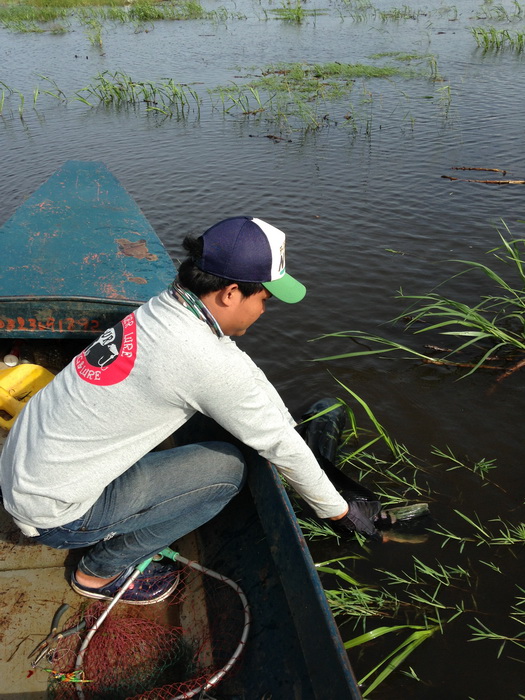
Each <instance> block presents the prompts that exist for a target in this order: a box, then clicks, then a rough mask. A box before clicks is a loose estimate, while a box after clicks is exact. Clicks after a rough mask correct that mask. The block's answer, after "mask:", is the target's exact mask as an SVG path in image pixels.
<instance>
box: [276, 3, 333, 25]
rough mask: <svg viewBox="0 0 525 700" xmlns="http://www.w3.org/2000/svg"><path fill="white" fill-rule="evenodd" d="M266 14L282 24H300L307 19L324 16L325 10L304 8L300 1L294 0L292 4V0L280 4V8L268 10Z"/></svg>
mask: <svg viewBox="0 0 525 700" xmlns="http://www.w3.org/2000/svg"><path fill="white" fill-rule="evenodd" d="M268 12H269V13H270V14H273V15H274V16H275V17H276V19H281V20H283V21H284V22H293V23H295V24H301V23H302V22H304V21H305V20H306V19H307V18H308V17H316V16H317V15H323V14H326V10H319V9H307V8H305V7H304V5H303V3H302V1H301V0H295V2H293V0H286V2H283V3H282V4H281V7H277V8H272V9H270V10H268Z"/></svg>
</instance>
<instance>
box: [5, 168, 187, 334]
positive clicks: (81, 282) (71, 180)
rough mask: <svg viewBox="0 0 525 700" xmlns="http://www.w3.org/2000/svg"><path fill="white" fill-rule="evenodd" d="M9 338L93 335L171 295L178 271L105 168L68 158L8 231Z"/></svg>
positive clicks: (13, 219)
mask: <svg viewBox="0 0 525 700" xmlns="http://www.w3.org/2000/svg"><path fill="white" fill-rule="evenodd" d="M0 246H1V250H2V260H3V264H2V269H1V270H0V337H6V336H7V337H9V336H13V337H14V336H16V337H19V338H28V337H33V338H35V337H37V338H55V337H57V335H60V336H62V337H90V336H96V335H98V334H100V332H101V331H103V330H104V329H105V328H108V327H110V326H112V325H114V323H115V322H117V321H118V320H119V319H121V318H122V317H123V316H125V315H126V314H127V313H129V312H130V311H132V310H133V309H135V308H136V307H137V306H138V305H139V304H142V303H143V302H145V301H146V300H147V299H149V298H150V297H152V296H154V295H155V294H158V293H159V292H160V291H162V289H164V288H165V287H166V286H167V285H168V284H169V283H170V281H172V280H173V277H174V275H175V268H174V265H173V262H172V260H171V259H170V257H169V255H168V253H167V251H166V249H165V248H164V246H163V245H162V243H161V241H160V240H159V238H158V236H157V234H156V233H155V231H154V230H153V228H152V227H151V225H150V224H149V222H148V221H147V219H146V218H145V216H144V215H143V213H142V212H141V210H140V209H139V207H138V206H137V204H136V203H135V201H134V200H133V198H132V197H131V196H130V195H129V194H128V193H127V192H126V190H125V189H124V187H123V186H122V185H121V184H120V182H119V181H118V180H117V179H116V178H115V177H114V175H112V174H111V173H110V171H109V170H108V169H107V167H106V166H105V165H104V164H103V163H100V162H89V161H88V162H83V161H68V162H67V163H66V164H65V165H64V166H63V167H62V168H60V169H59V170H58V171H57V172H56V173H54V175H52V176H51V177H50V178H49V179H48V180H47V181H46V182H45V183H44V184H43V185H42V186H41V187H39V188H38V190H37V191H36V192H35V193H34V194H33V195H31V196H30V197H29V198H28V199H27V200H26V202H24V204H22V205H21V206H20V207H19V208H18V209H17V211H16V212H15V213H14V214H13V216H12V217H11V218H10V219H9V220H8V221H7V222H6V223H5V224H4V225H3V226H2V228H1V229H0Z"/></svg>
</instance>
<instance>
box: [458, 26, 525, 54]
mask: <svg viewBox="0 0 525 700" xmlns="http://www.w3.org/2000/svg"><path fill="white" fill-rule="evenodd" d="M470 32H471V34H472V36H473V37H474V39H475V40H476V44H477V45H478V47H479V48H481V49H483V51H485V52H487V51H502V50H504V49H510V50H512V51H515V52H516V53H520V54H521V53H522V52H523V50H524V48H525V32H523V31H515V32H510V31H509V30H508V29H496V28H495V27H471V28H470Z"/></svg>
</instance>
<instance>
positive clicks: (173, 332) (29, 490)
mask: <svg viewBox="0 0 525 700" xmlns="http://www.w3.org/2000/svg"><path fill="white" fill-rule="evenodd" d="M184 246H185V248H186V250H187V251H188V257H187V259H186V260H184V261H183V263H182V264H181V266H180V269H179V272H178V277H177V279H176V280H175V282H174V284H173V286H172V287H171V288H170V289H168V290H166V291H164V292H162V293H161V294H160V295H159V296H156V297H153V298H152V299H150V300H149V302H147V303H146V304H144V305H143V306H141V307H140V308H139V309H137V310H136V311H135V312H134V313H132V314H130V315H129V316H127V317H126V318H125V319H123V321H122V322H121V323H119V324H117V326H115V327H114V328H113V329H110V330H109V331H106V332H105V333H104V334H103V335H102V336H101V337H100V338H99V339H98V340H97V341H96V342H95V343H93V344H92V345H91V346H90V347H88V348H87V349H86V350H84V351H83V352H82V353H81V354H80V355H78V356H77V357H76V358H75V359H74V360H73V361H72V362H71V363H70V364H69V365H68V366H67V367H66V368H65V369H64V370H63V371H62V372H61V373H60V374H59V375H58V376H57V377H56V378H55V379H54V380H53V381H52V382H51V383H50V384H49V385H48V386H46V387H45V388H44V389H42V390H41V391H40V392H39V393H38V394H37V395H36V396H35V397H34V398H32V399H31V401H30V402H29V403H28V405H27V406H26V408H25V409H24V410H23V411H22V413H21V414H20V416H19V417H18V419H17V421H16V423H15V425H14V427H13V428H12V430H11V432H10V435H9V438H8V440H7V442H6V444H5V447H4V450H3V452H2V455H1V459H0V475H1V485H2V491H3V499H4V506H5V508H6V510H8V511H9V513H11V515H12V516H13V518H14V520H15V522H16V523H17V525H18V527H19V528H20V529H21V531H22V532H23V533H24V534H25V535H27V536H29V537H32V538H34V540H35V541H36V542H38V543H41V544H45V545H48V546H50V547H55V548H58V549H72V548H78V547H89V550H88V551H87V553H86V554H85V555H84V556H83V557H82V559H81V560H80V562H79V564H78V568H77V570H76V572H75V573H74V574H73V576H72V579H71V585H72V587H73V588H74V590H75V591H77V592H78V593H80V594H81V595H84V596H87V597H89V598H99V599H111V598H112V597H114V596H115V595H116V593H117V592H118V590H119V589H120V587H121V586H122V584H123V582H124V581H125V580H126V578H127V577H128V576H129V575H130V573H131V571H132V570H133V569H134V568H135V567H136V565H137V564H139V563H140V562H142V561H144V560H146V559H148V558H150V557H151V556H153V555H154V554H155V553H157V552H159V551H160V550H162V549H163V548H164V547H166V546H168V545H170V544H171V543H173V542H175V541H176V540H178V539H179V538H180V537H182V536H183V535H185V534H186V533H188V532H190V531H192V530H195V529H196V528H198V527H199V526H200V525H202V524H203V523H205V522H207V521H209V520H210V519H211V518H213V517H214V516H215V515H216V514H217V513H218V512H219V511H220V510H221V509H222V508H223V507H224V506H225V505H226V503H228V502H229V501H230V500H231V499H232V498H233V497H234V496H235V495H236V494H237V493H238V492H239V490H240V489H241V487H242V485H243V481H244V472H245V462H244V459H243V456H242V453H241V451H240V450H239V449H238V448H237V447H236V446H234V445H233V444H232V443H231V442H225V441H224V442H223V441H205V442H196V441H193V442H192V443H191V444H186V445H183V446H179V447H175V448H173V449H168V450H160V451H154V452H151V450H152V449H153V448H155V447H157V446H158V445H159V444H160V443H161V442H162V441H163V440H165V439H166V438H167V437H168V436H170V435H171V434H172V433H174V432H175V431H177V430H178V429H179V428H181V426H183V425H184V424H186V423H187V422H188V421H189V420H190V419H191V418H192V416H195V415H196V414H201V415H203V416H207V417H209V418H211V419H213V421H215V423H216V424H218V425H219V426H221V427H222V428H223V429H224V430H225V431H227V432H228V433H230V434H231V435H232V436H233V437H234V438H236V439H237V440H238V441H239V442H240V443H242V444H244V445H248V446H249V447H251V448H253V449H254V450H256V451H257V452H258V453H259V454H261V455H262V456H263V457H265V458H266V459H268V460H269V461H270V462H272V463H273V464H275V465H276V467H277V468H278V469H279V471H280V473H281V474H282V475H283V476H284V477H285V478H286V480H287V481H288V483H289V484H290V485H291V486H292V487H293V488H294V489H295V490H296V491H297V492H298V493H299V494H300V495H301V496H302V497H303V498H304V500H305V501H306V502H307V503H308V504H310V506H311V507H312V508H313V509H314V510H315V512H316V513H317V515H318V516H319V517H322V518H331V519H333V520H337V521H339V523H338V524H339V525H340V526H341V527H343V528H346V529H349V530H355V529H358V530H360V531H365V532H366V531H367V529H368V530H369V532H368V534H372V535H373V534H375V532H376V531H375V528H374V526H373V524H372V520H371V519H369V517H368V513H364V514H360V513H358V512H357V513H356V512H354V510H355V506H353V508H352V509H351V511H352V512H350V513H349V506H348V503H347V502H346V501H345V499H344V498H343V497H342V496H341V495H340V494H339V493H338V491H337V490H336V489H335V487H334V486H333V485H332V483H331V482H330V481H329V479H328V478H327V476H326V475H325V473H324V472H323V471H322V469H321V468H320V466H319V465H318V463H317V461H316V459H315V457H314V456H313V454H312V452H311V451H310V448H309V447H308V446H307V445H306V443H305V442H304V441H303V439H302V438H301V437H300V436H299V435H298V433H297V432H296V430H295V429H294V421H293V419H292V417H291V416H290V414H289V413H288V411H287V409H286V407H285V406H284V404H283V402H282V400H281V399H280V397H279V395H278V394H277V392H276V390H275V389H274V387H273V386H272V385H271V384H270V383H269V382H268V380H267V379H266V377H265V376H264V374H263V373H262V371H261V370H260V369H258V368H257V366H256V365H255V364H254V363H253V362H252V360H250V358H249V357H248V356H247V355H246V354H245V353H244V352H242V351H241V350H239V349H238V348H237V346H236V344H235V343H234V342H233V341H232V340H231V339H230V336H241V335H243V334H244V333H246V330H247V329H248V328H249V327H250V326H251V325H252V323H254V322H255V321H256V320H257V319H258V318H259V316H260V315H261V314H262V313H264V310H265V304H266V300H267V299H268V298H270V297H275V298H277V299H280V300H281V301H284V302H288V303H295V302H298V301H300V300H301V299H302V298H303V297H304V295H305V293H306V290H305V288H304V286H303V285H302V284H301V283H300V282H298V281H297V280H295V279H294V278H292V277H291V276H290V275H288V274H287V273H286V272H285V260H284V246H285V236H284V233H282V231H280V230H279V229H277V228H275V227H274V226H271V225H270V224H268V223H266V222H264V221H261V220H260V219H255V218H250V217H235V218H231V219H227V220H225V221H221V222H219V223H218V224H215V225H214V226H212V227H211V228H210V229H208V230H207V231H206V232H205V233H204V234H203V235H202V236H201V237H199V238H197V239H192V238H187V239H186V240H185V241H184ZM356 515H357V516H359V517H357V518H356ZM173 566H174V565H173V564H172V563H171V562H170V563H169V564H164V563H160V562H156V561H153V562H152V563H151V564H150V565H149V566H148V567H147V568H146V570H145V571H144V573H142V574H141V575H140V576H139V578H138V579H136V581H135V584H134V586H133V588H130V589H128V590H127V591H126V592H125V593H124V595H123V597H122V599H121V600H123V601H125V602H128V603H134V604H137V605H146V604H149V603H155V602H158V601H161V600H163V599H164V598H166V597H167V596H168V595H169V594H170V593H171V591H172V589H173V587H174V586H175V583H174V577H173V576H169V575H167V574H169V572H170V567H173Z"/></svg>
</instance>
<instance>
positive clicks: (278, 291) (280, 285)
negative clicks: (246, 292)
mask: <svg viewBox="0 0 525 700" xmlns="http://www.w3.org/2000/svg"><path fill="white" fill-rule="evenodd" d="M262 285H263V287H264V288H265V289H267V290H268V291H269V292H270V294H271V295H272V296H274V297H275V298H276V299H279V300H280V301H284V302H286V303H287V304H297V302H298V301H301V300H302V299H304V295H305V294H306V287H305V286H304V284H301V283H300V282H298V281H297V280H296V279H294V278H293V277H292V276H291V275H288V274H284V275H283V276H282V277H280V278H279V279H278V280H273V281H272V282H263V283H262Z"/></svg>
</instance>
